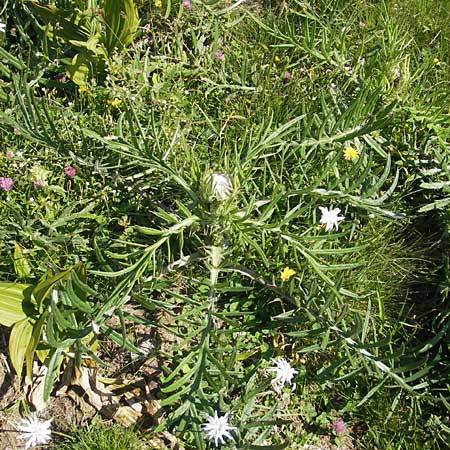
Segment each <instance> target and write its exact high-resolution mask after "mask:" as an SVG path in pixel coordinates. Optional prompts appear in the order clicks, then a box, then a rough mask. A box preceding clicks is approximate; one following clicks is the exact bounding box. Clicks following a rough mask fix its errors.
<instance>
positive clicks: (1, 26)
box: [0, 22, 6, 33]
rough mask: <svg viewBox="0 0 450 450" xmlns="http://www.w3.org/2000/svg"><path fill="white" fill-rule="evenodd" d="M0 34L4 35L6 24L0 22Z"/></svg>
mask: <svg viewBox="0 0 450 450" xmlns="http://www.w3.org/2000/svg"><path fill="white" fill-rule="evenodd" d="M0 33H6V23H3V22H0Z"/></svg>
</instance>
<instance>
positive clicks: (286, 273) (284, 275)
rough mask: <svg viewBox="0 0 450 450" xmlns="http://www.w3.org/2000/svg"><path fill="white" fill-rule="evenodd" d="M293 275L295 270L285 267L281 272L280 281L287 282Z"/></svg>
mask: <svg viewBox="0 0 450 450" xmlns="http://www.w3.org/2000/svg"><path fill="white" fill-rule="evenodd" d="M295 274H296V272H295V270H293V269H290V268H289V267H285V268H284V269H283V270H282V271H281V281H287V280H289V278H291V277H292V276H293V275H295Z"/></svg>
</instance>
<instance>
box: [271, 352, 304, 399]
mask: <svg viewBox="0 0 450 450" xmlns="http://www.w3.org/2000/svg"><path fill="white" fill-rule="evenodd" d="M274 363H275V366H274V367H269V369H268V370H269V372H275V378H274V379H273V380H272V386H273V388H274V389H275V391H276V392H281V390H282V389H283V387H284V385H285V384H286V383H287V384H289V385H292V378H294V375H295V374H296V373H298V371H297V370H295V369H294V368H293V367H292V366H291V365H290V364H289V363H288V362H287V361H286V359H285V358H278V359H277V360H276V361H274ZM294 389H295V383H294V384H293V385H292V390H294Z"/></svg>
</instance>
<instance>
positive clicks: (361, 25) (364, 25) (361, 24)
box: [358, 20, 366, 28]
mask: <svg viewBox="0 0 450 450" xmlns="http://www.w3.org/2000/svg"><path fill="white" fill-rule="evenodd" d="M358 25H359V28H365V27H366V22H363V21H362V20H361V21H360V22H359V24H358Z"/></svg>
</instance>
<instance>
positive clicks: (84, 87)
mask: <svg viewBox="0 0 450 450" xmlns="http://www.w3.org/2000/svg"><path fill="white" fill-rule="evenodd" d="M87 90H88V89H87V87H86V86H78V92H79V93H80V94H82V93H83V92H86V91H87Z"/></svg>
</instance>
